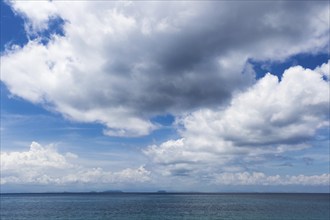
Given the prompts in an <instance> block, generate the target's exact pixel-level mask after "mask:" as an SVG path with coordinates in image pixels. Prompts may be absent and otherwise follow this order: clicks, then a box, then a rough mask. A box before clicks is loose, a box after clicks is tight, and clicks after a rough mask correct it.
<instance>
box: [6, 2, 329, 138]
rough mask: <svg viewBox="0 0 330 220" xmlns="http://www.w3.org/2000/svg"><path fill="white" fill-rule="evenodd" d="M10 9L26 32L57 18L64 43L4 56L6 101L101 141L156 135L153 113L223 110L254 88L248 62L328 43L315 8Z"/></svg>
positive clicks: (136, 5)
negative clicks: (83, 127)
mask: <svg viewBox="0 0 330 220" xmlns="http://www.w3.org/2000/svg"><path fill="white" fill-rule="evenodd" d="M9 4H10V5H11V6H12V8H13V9H14V10H15V12H16V13H17V14H18V15H21V16H22V17H24V18H25V21H26V26H27V30H28V33H33V34H36V33H42V31H44V30H47V28H49V25H50V23H51V21H52V19H56V18H61V19H62V20H64V21H65V23H64V25H63V31H64V36H60V35H52V36H51V37H50V40H49V42H48V44H47V45H45V44H43V43H42V42H43V41H42V38H43V36H42V35H40V38H38V37H37V38H35V39H34V40H30V41H29V42H28V43H27V45H25V46H23V47H22V48H20V47H17V46H13V47H11V48H10V49H8V50H7V51H6V52H5V53H4V54H3V55H2V57H1V74H2V77H1V80H2V81H3V82H4V83H5V84H6V86H7V87H8V88H9V90H10V92H11V93H12V94H14V95H16V96H19V97H22V98H24V99H26V100H28V101H30V102H33V103H38V104H42V105H44V106H45V107H47V108H48V109H51V110H53V111H57V112H59V113H61V114H62V115H63V116H65V117H67V118H69V119H71V120H76V121H82V122H98V123H101V124H104V125H105V127H106V129H105V132H104V133H105V134H107V135H117V136H139V135H146V134H148V133H150V132H151V131H152V130H154V129H156V128H157V125H155V124H154V123H152V122H151V121H150V118H152V117H153V116H155V115H159V114H166V113H171V114H174V115H180V114H182V113H185V112H190V111H191V110H194V109H197V108H201V107H202V108H208V107H212V108H214V107H215V106H219V105H222V104H224V103H226V102H227V101H228V100H229V99H230V97H231V96H232V94H233V93H234V92H236V91H237V90H242V89H245V88H246V87H248V86H249V85H251V84H252V83H253V78H254V76H253V71H251V67H250V66H249V64H248V63H247V61H248V59H256V60H266V59H270V60H280V59H285V58H287V57H289V56H291V55H294V54H297V53H303V52H313V53H317V52H320V51H324V50H325V48H326V46H327V44H328V39H329V21H328V3H327V2H322V1H318V2H308V1H304V2H287V1H283V2H282V1H271V2H227V1H219V2H216V1H215V2H148V3H146V2H108V1H105V2H99V1H97V2H94V1H83V2H74V1H73V2H64V1H47V2H42V3H41V2H36V1H10V2H9ZM267 78H272V77H271V76H267ZM264 81H266V80H264ZM269 81H272V80H270V79H269ZM273 81H275V80H274V79H273ZM269 83H271V82H269ZM259 84H260V83H259ZM273 84H274V83H273ZM292 92H293V91H292ZM195 114H197V113H195ZM201 114H204V113H201ZM210 114H213V113H212V112H211V113H210ZM286 114H289V115H290V113H289V112H287V113H286ZM289 115H278V116H274V117H275V118H274V120H275V121H277V122H278V123H281V122H280V121H281V120H282V119H283V120H284V118H285V117H289ZM276 117H277V118H276ZM281 117H282V118H281ZM283 117H284V118H283ZM187 120H188V119H187ZM306 120H313V119H306ZM256 123H257V124H258V123H259V122H256ZM260 123H262V122H260ZM311 123H312V122H311ZM315 123H317V122H315ZM230 126H231V128H230V130H233V129H234V128H233V126H235V125H234V124H232V125H230ZM246 126H247V127H249V126H252V125H246ZM292 129H293V128H292ZM302 129H304V128H302ZM245 131H247V130H245ZM270 132H271V131H270ZM311 132H312V131H311ZM282 133H283V132H282ZM226 135H230V134H229V133H228V134H226ZM228 138H233V137H228ZM224 140H225V139H224ZM258 141H259V142H262V140H258V139H257V140H256V142H258ZM287 141H289V139H288V138H287ZM242 144H244V143H242Z"/></svg>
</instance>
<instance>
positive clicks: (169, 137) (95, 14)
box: [0, 1, 330, 192]
mask: <svg viewBox="0 0 330 220" xmlns="http://www.w3.org/2000/svg"><path fill="white" fill-rule="evenodd" d="M312 3H313V2H308V1H304V2H288V1H287V2H275V1H274V2H267V3H262V2H253V1H249V2H240V1H239V2H227V1H224V2H181V3H178V2H162V3H160V2H134V3H129V2H98V1H97V2H88V1H86V2H85V1H83V2H74V1H73V2H70V1H69V2H51V1H40V2H24V1H17V2H16V1H11V2H9V1H8V2H7V1H5V2H1V84H0V85H1V191H2V192H35V191H39V192H40V191H41V192H42V191H90V190H96V191H102V190H109V189H119V190H125V191H155V190H160V189H161V190H168V191H281V192H282V191H289V192H291V191H303V192H328V191H329V105H330V104H329V19H328V18H329V16H330V13H329V2H327V1H318V2H317V3H315V4H314V3H313V4H312ZM215 8H217V9H219V10H215ZM69 9H70V10H69ZM273 9H275V10H273ZM256 10H257V11H258V13H256ZM228 11H234V12H235V13H228ZM259 12H260V13H259ZM238 15H239V16H238Z"/></svg>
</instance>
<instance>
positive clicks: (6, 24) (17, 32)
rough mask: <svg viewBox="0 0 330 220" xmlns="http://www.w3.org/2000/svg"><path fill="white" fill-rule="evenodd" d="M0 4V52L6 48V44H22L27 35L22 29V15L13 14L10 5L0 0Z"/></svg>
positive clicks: (26, 40)
mask: <svg viewBox="0 0 330 220" xmlns="http://www.w3.org/2000/svg"><path fill="white" fill-rule="evenodd" d="M0 6H1V19H0V22H1V23H0V27H1V37H0V39H1V46H0V49H1V53H2V52H3V51H4V50H5V49H6V47H7V45H19V46H23V45H25V44H26V43H27V42H28V37H27V35H26V32H25V29H24V20H23V18H22V17H20V16H18V15H15V14H14V13H13V11H12V10H11V8H10V6H8V5H7V4H5V3H4V1H0Z"/></svg>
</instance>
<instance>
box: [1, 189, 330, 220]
mask: <svg viewBox="0 0 330 220" xmlns="http://www.w3.org/2000/svg"><path fill="white" fill-rule="evenodd" d="M329 198H330V194H261V193H258V194H146V193H138V194H134V193H123V194H101V193H100V194H1V216H0V217H1V220H9V219H10V220H21V219H22V220H23V219H29V220H52V219H65V220H69V219H79V220H87V219H88V220H94V219H102V220H107V219H123V220H124V219H153V220H157V219H198V220H203V219H254V220H258V219H297V220H305V219H324V220H328V219H330V211H329V210H330V201H329Z"/></svg>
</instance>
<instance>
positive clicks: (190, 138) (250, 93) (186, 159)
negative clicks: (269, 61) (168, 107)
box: [144, 63, 330, 178]
mask: <svg viewBox="0 0 330 220" xmlns="http://www.w3.org/2000/svg"><path fill="white" fill-rule="evenodd" d="M321 68H323V69H326V68H329V63H327V64H324V65H322V66H321ZM319 69H320V67H318V68H316V70H310V69H304V68H302V67H300V66H295V67H291V68H289V69H287V70H285V71H284V73H283V76H282V79H281V80H279V79H278V77H276V76H274V75H271V74H267V75H266V76H265V77H263V78H262V79H260V80H259V81H258V82H257V83H256V84H255V85H254V86H252V87H251V88H249V89H247V90H246V91H244V92H241V93H239V94H237V95H235V96H234V97H233V99H232V101H231V103H230V105H229V106H228V107H226V108H221V109H218V110H216V109H213V110H211V109H202V110H198V111H195V112H193V113H191V114H188V115H186V116H184V117H182V118H180V119H178V122H177V123H179V124H180V125H181V128H180V133H181V138H180V139H177V140H169V141H166V142H164V143H162V144H160V145H159V146H157V145H153V146H150V147H148V148H147V149H145V150H144V153H145V154H146V155H148V156H150V158H152V160H153V161H154V162H156V163H157V164H160V165H162V166H163V169H165V170H166V171H167V172H170V173H176V171H177V170H178V169H179V170H180V168H177V166H178V165H179V166H181V168H182V166H185V169H186V170H188V171H189V167H190V168H192V167H196V164H198V165H199V166H198V167H199V168H198V169H201V170H203V169H205V164H207V166H208V167H209V168H208V169H210V167H213V171H214V170H220V171H221V170H222V171H225V170H224V168H222V167H225V166H232V163H233V161H236V166H237V165H239V163H240V162H243V161H245V163H244V166H246V165H247V162H250V161H258V160H262V157H263V156H264V155H268V154H273V155H274V154H275V155H281V154H283V153H284V152H287V151H298V150H302V149H305V148H307V147H310V145H309V144H308V141H310V140H313V137H314V136H315V135H316V133H317V131H319V130H320V129H323V128H324V129H326V128H327V127H328V126H329V111H330V109H329V81H327V80H324V79H323V77H322V74H320V73H319V71H318V70H319ZM203 164H204V166H203ZM213 171H212V172H213ZM235 178H236V177H235Z"/></svg>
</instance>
